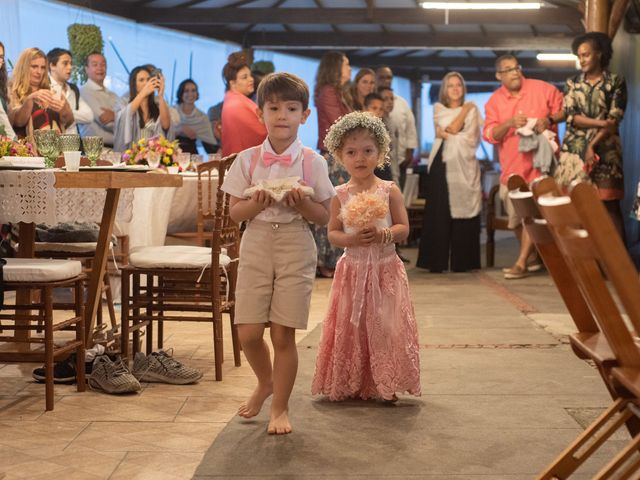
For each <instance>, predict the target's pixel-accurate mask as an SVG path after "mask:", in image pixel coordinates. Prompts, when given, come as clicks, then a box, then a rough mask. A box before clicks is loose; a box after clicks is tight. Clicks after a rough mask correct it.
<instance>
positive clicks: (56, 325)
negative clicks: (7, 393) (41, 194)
mask: <svg viewBox="0 0 640 480" xmlns="http://www.w3.org/2000/svg"><path fill="white" fill-rule="evenodd" d="M6 261H7V264H6V265H5V266H4V268H3V278H4V288H5V289H6V290H18V289H29V290H36V291H38V292H39V294H40V295H39V300H38V301H36V302H33V301H29V302H27V303H22V304H21V303H17V301H16V303H15V304H14V305H6V304H5V305H4V308H3V310H2V313H0V319H2V320H4V322H3V324H2V335H0V342H10V343H28V344H31V343H36V344H43V345H44V367H45V404H46V409H47V410H53V404H54V397H53V393H54V392H53V366H54V362H55V360H56V358H59V357H60V356H62V355H66V354H69V353H70V352H74V351H75V353H76V372H77V373H76V374H77V383H78V387H77V388H78V391H79V392H84V391H85V372H84V351H85V343H84V342H85V341H84V324H85V319H84V287H83V285H84V281H85V279H86V277H85V275H84V274H83V273H82V266H81V264H80V262H78V261H73V260H43V259H33V258H7V259H6ZM55 288H71V289H73V291H74V303H73V304H66V305H58V304H54V303H53V290H54V289H55ZM54 309H65V310H73V316H71V317H69V318H66V319H64V320H59V321H54V318H53V311H54ZM7 311H9V312H11V311H12V312H11V313H8V312H7ZM32 311H37V313H36V314H32ZM34 322H38V323H37V324H36V323H34ZM41 325H44V337H41V336H31V335H30V333H31V332H34V331H39V330H40V329H41V328H42V327H41ZM70 327H73V329H74V330H75V339H74V340H69V341H67V342H66V343H64V344H62V345H61V346H60V343H59V342H60V339H58V341H57V342H55V343H54V334H56V332H59V331H60V330H63V329H69V328H70ZM5 330H8V331H9V332H11V331H13V332H14V335H8V334H7V333H6V332H5ZM24 356H25V358H24V360H28V359H29V356H33V354H31V353H25V354H24Z"/></svg>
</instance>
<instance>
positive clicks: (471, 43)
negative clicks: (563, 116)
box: [190, 29, 572, 51]
mask: <svg viewBox="0 0 640 480" xmlns="http://www.w3.org/2000/svg"><path fill="white" fill-rule="evenodd" d="M190 30H191V29H190ZM244 41H245V42H246V43H247V44H249V45H251V46H252V47H254V48H263V49H286V50H308V49H310V48H316V49H317V48H322V49H342V50H354V49H361V48H385V49H402V50H405V49H411V50H423V49H453V50H460V49H462V50H486V49H494V50H507V51H513V50H552V51H553V50H570V48H571V41H572V37H570V36H565V35H539V36H537V37H533V36H531V35H516V34H503V33H500V34H492V35H488V36H485V35H482V34H462V33H438V34H416V33H344V32H338V33H300V32H299V33H279V32H251V33H249V34H248V35H247V36H246V38H245V39H244Z"/></svg>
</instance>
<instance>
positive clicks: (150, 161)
mask: <svg viewBox="0 0 640 480" xmlns="http://www.w3.org/2000/svg"><path fill="white" fill-rule="evenodd" d="M147 165H149V168H151V169H154V170H155V169H156V168H158V167H159V166H160V153H158V152H149V153H148V154H147Z"/></svg>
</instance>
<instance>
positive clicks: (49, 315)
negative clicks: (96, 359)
mask: <svg viewBox="0 0 640 480" xmlns="http://www.w3.org/2000/svg"><path fill="white" fill-rule="evenodd" d="M41 291H42V297H43V298H42V301H43V303H44V357H45V358H44V368H45V404H46V406H45V408H46V410H47V411H49V410H53V349H54V348H55V347H54V344H53V288H51V287H44V288H42V290H41Z"/></svg>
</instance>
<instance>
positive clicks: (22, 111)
mask: <svg viewBox="0 0 640 480" xmlns="http://www.w3.org/2000/svg"><path fill="white" fill-rule="evenodd" d="M48 72H49V65H48V62H47V56H46V55H45V53H44V52H43V51H42V50H40V49H39V48H27V49H26V50H24V51H23V52H22V53H21V54H20V57H19V58H18V61H17V62H16V65H15V68H14V69H13V76H12V77H11V87H10V89H9V111H8V115H9V121H10V122H11V125H13V129H14V130H15V133H16V135H17V136H18V138H25V137H29V138H31V137H33V132H34V130H41V129H43V130H48V129H52V130H56V131H58V132H61V131H64V129H65V128H66V127H67V126H68V125H71V123H72V122H73V112H72V111H71V107H70V106H69V103H68V102H67V100H66V99H65V98H64V97H61V96H59V95H56V94H54V93H53V92H52V91H51V90H50V86H51V85H50V82H49V74H48Z"/></svg>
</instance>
